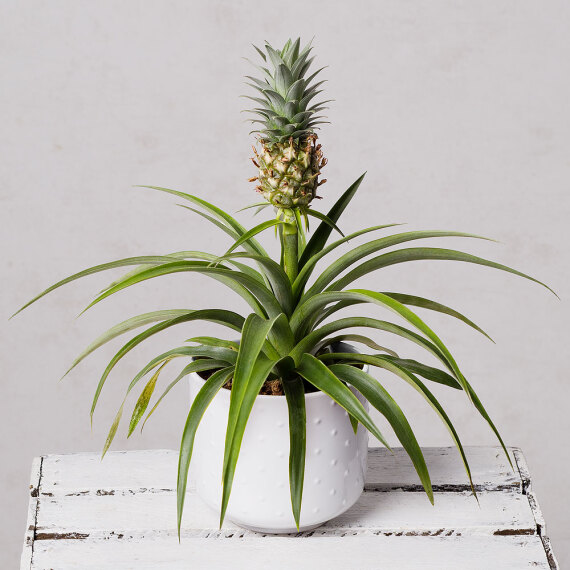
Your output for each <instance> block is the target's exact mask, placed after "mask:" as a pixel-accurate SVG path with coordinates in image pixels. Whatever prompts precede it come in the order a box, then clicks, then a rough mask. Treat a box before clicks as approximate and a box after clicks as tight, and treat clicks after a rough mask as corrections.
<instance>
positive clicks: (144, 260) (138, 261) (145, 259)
mask: <svg viewBox="0 0 570 570" xmlns="http://www.w3.org/2000/svg"><path fill="white" fill-rule="evenodd" d="M168 261H171V260H170V259H169V258H168V257H165V256H163V255H144V256H139V257H126V258H125V259H119V260H117V261H111V262H109V263H102V264H101V265H95V266H93V267H89V269H84V270H83V271H79V272H78V273H74V274H73V275H70V276H69V277H66V278H65V279H62V280H61V281H58V282H57V283H55V284H54V285H51V287H48V288H47V289H46V290H45V291H42V292H41V293H40V294H39V295H36V296H35V297H34V298H33V299H32V300H31V301H28V302H27V303H26V304H25V305H24V306H23V307H21V308H19V309H18V310H17V311H16V312H15V313H14V314H13V315H12V317H15V316H16V315H17V314H18V313H20V312H21V311H23V310H24V309H25V308H27V307H29V306H30V305H31V304H32V303H35V302H36V301H37V300H39V299H41V298H42V297H44V296H45V295H47V294H48V293H51V292H52V291H55V289H57V288H59V287H62V286H63V285H67V284H68V283H71V282H72V281H75V280H76V279H81V278H82V277H87V276H88V275H93V274H94V273H99V272H101V271H107V270H108V269H115V268H117V267H128V266H129V265H155V264H157V263H166V262H168ZM12 317H10V318H12Z"/></svg>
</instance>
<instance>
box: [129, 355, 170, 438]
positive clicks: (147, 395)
mask: <svg viewBox="0 0 570 570" xmlns="http://www.w3.org/2000/svg"><path fill="white" fill-rule="evenodd" d="M167 364H168V362H165V363H164V364H163V365H162V366H161V367H160V368H159V369H158V370H157V371H156V372H155V373H154V374H153V375H152V376H151V378H150V380H149V381H148V382H147V384H146V386H145V387H144V388H143V391H142V392H141V395H140V396H139V399H138V400H137V403H136V404H135V409H134V410H133V414H132V416H131V421H130V422H129V432H128V434H127V438H129V437H130V436H131V434H132V433H133V431H134V429H135V428H136V427H137V424H138V423H139V420H140V419H141V417H142V415H143V414H144V413H145V412H146V409H147V407H148V403H149V401H150V399H151V397H152V395H153V393H154V389H155V387H156V382H157V380H158V377H159V376H160V373H161V372H162V369H163V368H164V367H165V366H166V365H167Z"/></svg>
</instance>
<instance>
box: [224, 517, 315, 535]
mask: <svg viewBox="0 0 570 570" xmlns="http://www.w3.org/2000/svg"><path fill="white" fill-rule="evenodd" d="M231 522H232V523H233V524H235V525H237V526H239V527H240V528H245V529H246V530H251V531H253V532H258V533H260V534H299V533H300V532H309V531H311V530H315V529H316V528H319V527H320V526H322V525H324V524H325V523H324V522H322V523H318V524H309V525H306V526H302V525H301V526H300V527H299V530H297V528H296V527H294V528H265V527H256V526H251V525H249V524H246V523H242V522H241V521H237V520H234V519H231ZM325 522H326V521H325Z"/></svg>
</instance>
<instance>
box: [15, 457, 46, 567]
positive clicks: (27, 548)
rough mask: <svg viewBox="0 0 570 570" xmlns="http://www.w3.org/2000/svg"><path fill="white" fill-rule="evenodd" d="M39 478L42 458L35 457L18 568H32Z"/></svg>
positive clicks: (40, 476)
mask: <svg viewBox="0 0 570 570" xmlns="http://www.w3.org/2000/svg"><path fill="white" fill-rule="evenodd" d="M41 478H42V458H41V457H35V458H34V460H33V461H32V472H31V475H30V500H29V503H28V516H27V521H26V534H25V536H24V548H23V550H22V556H21V559H20V570H30V568H32V557H33V555H34V539H35V534H36V522H37V521H36V517H37V513H38V504H39V490H40V483H41Z"/></svg>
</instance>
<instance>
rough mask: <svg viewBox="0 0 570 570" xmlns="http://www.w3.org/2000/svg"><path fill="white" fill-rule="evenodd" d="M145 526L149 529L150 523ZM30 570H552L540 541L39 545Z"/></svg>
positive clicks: (324, 540)
mask: <svg viewBox="0 0 570 570" xmlns="http://www.w3.org/2000/svg"><path fill="white" fill-rule="evenodd" d="M149 524H152V522H151V521H149ZM33 567H34V570H47V569H49V568H57V569H58V570H71V569H73V570H76V569H77V568H81V569H82V570H90V569H95V568H97V569H99V568H113V570H121V569H126V568H137V570H151V569H152V570H177V569H182V568H184V569H187V568H208V570H227V569H228V568H239V569H241V568H247V569H248V570H267V569H268V568H271V569H272V570H285V569H287V570H288V569H290V568H295V569H296V570H315V569H316V568H327V570H346V569H352V568H354V569H356V568H357V569H358V570H382V569H386V570H396V569H397V570H418V569H419V568H421V569H422V570H457V569H459V568H460V569H461V570H481V568H491V569H493V570H523V569H525V568H532V569H533V570H537V569H540V570H549V568H550V567H549V564H548V561H547V559H546V556H545V553H544V549H543V547H542V542H541V540H540V537H538V536H501V537H498V536H495V537H492V536H491V537H483V536H462V537H457V536H452V537H417V536H401V537H396V536H388V537H377V536H359V537H352V538H349V539H347V538H341V537H328V538H315V537H313V538H311V539H298V538H287V537H267V538H264V539H261V540H241V539H236V538H230V539H224V540H203V539H200V538H191V539H183V540H182V542H181V543H180V544H179V543H178V540H177V539H176V538H174V537H169V538H166V539H156V540H144V541H125V540H118V541H103V542H92V541H83V540H59V541H38V543H37V546H36V553H35V555H34V566H33Z"/></svg>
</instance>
